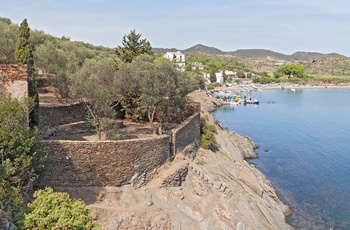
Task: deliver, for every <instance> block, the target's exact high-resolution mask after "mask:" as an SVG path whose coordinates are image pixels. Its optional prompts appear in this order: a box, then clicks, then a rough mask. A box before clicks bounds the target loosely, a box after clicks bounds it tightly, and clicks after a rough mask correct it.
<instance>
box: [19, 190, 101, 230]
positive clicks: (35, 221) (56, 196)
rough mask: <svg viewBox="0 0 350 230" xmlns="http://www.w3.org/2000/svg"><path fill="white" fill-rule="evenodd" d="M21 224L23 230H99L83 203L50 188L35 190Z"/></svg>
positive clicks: (99, 227) (98, 225)
mask: <svg viewBox="0 0 350 230" xmlns="http://www.w3.org/2000/svg"><path fill="white" fill-rule="evenodd" d="M34 198H35V200H34V201H33V202H32V203H29V204H28V210H27V211H26V213H25V214H24V219H23V221H22V223H21V225H22V226H21V227H22V228H23V229H101V226H100V224H99V223H97V222H96V221H93V220H92V217H91V216H89V214H90V210H89V209H87V208H86V205H85V203H84V202H83V201H81V200H77V199H71V198H70V197H69V194H68V193H65V192H54V191H53V189H52V188H48V187H47V188H45V189H44V190H37V191H36V192H35V193H34Z"/></svg>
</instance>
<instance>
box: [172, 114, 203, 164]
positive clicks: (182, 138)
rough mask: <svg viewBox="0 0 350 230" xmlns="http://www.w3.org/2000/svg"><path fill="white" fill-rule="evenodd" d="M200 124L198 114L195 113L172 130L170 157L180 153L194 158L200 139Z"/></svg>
mask: <svg viewBox="0 0 350 230" xmlns="http://www.w3.org/2000/svg"><path fill="white" fill-rule="evenodd" d="M200 123H201V121H200V113H195V114H194V115H192V116H190V117H189V118H187V119H186V120H185V121H184V122H182V124H181V125H179V126H178V127H176V128H175V129H173V130H172V151H171V154H172V155H171V157H173V156H175V155H176V154H177V153H179V152H182V151H184V152H185V153H187V154H190V155H191V158H194V157H195V154H196V153H197V150H198V148H199V142H200V138H201V133H200Z"/></svg>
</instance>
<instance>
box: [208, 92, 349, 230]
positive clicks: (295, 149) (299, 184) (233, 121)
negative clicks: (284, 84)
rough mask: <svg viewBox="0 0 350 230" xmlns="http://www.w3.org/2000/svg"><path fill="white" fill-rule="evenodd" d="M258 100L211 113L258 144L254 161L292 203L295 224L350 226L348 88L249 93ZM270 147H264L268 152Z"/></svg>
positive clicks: (305, 226) (317, 226)
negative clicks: (252, 103)
mask: <svg viewBox="0 0 350 230" xmlns="http://www.w3.org/2000/svg"><path fill="white" fill-rule="evenodd" d="M250 96H251V97H252V98H255V97H256V98H257V99H258V100H259V101H260V105H239V106H236V107H233V106H226V107H222V108H220V109H218V110H217V111H215V112H214V113H213V114H214V116H215V117H216V118H217V119H218V120H219V121H220V122H221V123H222V124H223V125H224V126H226V127H227V128H228V129H230V130H233V131H235V132H237V133H240V134H243V135H246V136H250V137H251V138H252V139H253V141H254V142H255V143H256V144H257V145H258V146H259V148H258V149H257V152H258V154H259V156H260V157H259V158H257V159H253V160H251V161H250V162H251V163H253V164H255V165H256V166H257V167H258V168H259V169H260V170H261V171H262V172H263V173H264V174H265V175H266V176H267V177H268V178H269V180H270V181H271V182H272V184H273V185H274V187H275V188H276V189H277V191H278V193H279V196H280V197H281V199H282V200H283V201H284V202H285V203H287V204H289V205H291V206H292V207H293V208H294V211H295V215H294V216H293V217H292V218H291V219H290V220H289V222H290V223H291V224H292V225H293V226H295V227H296V228H297V229H330V228H333V229H350V138H349V137H350V89H346V88H340V89H329V88H327V89H297V90H296V92H293V91H290V90H265V91H253V92H250ZM267 150H268V151H267Z"/></svg>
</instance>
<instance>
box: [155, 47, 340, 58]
mask: <svg viewBox="0 0 350 230" xmlns="http://www.w3.org/2000/svg"><path fill="white" fill-rule="evenodd" d="M153 51H154V52H155V53H166V52H175V51H181V52H184V53H198V54H208V55H231V56H234V57H236V58H238V59H259V58H268V59H273V60H279V61H308V62H312V61H315V60H319V59H322V58H327V57H341V58H347V57H346V56H344V55H341V54H337V53H330V54H322V53H317V52H301V51H299V52H296V53H294V54H292V55H286V54H282V53H278V52H274V51H271V50H266V49H239V50H236V51H230V52H224V51H221V50H219V49H217V48H215V47H209V46H205V45H202V44H197V45H195V46H192V47H190V48H188V49H185V50H179V49H176V48H153Z"/></svg>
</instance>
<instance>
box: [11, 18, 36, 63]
mask: <svg viewBox="0 0 350 230" xmlns="http://www.w3.org/2000/svg"><path fill="white" fill-rule="evenodd" d="M29 37H30V28H29V26H28V22H27V19H24V20H23V21H22V23H21V25H20V27H19V30H18V40H17V47H16V53H15V55H16V60H17V61H18V62H19V63H22V64H28V62H30V61H32V60H33V51H32V47H31V46H30V43H29Z"/></svg>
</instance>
